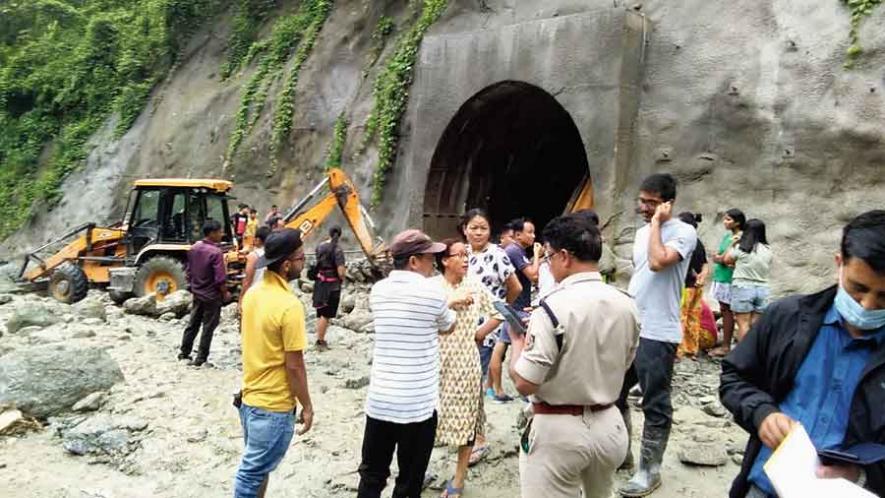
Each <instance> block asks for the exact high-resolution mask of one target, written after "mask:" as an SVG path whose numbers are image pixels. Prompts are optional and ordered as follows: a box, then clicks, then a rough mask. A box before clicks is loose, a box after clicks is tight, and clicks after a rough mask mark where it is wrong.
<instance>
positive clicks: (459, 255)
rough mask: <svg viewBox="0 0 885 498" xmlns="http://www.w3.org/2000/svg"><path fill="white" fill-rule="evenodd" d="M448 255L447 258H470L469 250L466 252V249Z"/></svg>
mask: <svg viewBox="0 0 885 498" xmlns="http://www.w3.org/2000/svg"><path fill="white" fill-rule="evenodd" d="M446 257H447V258H461V259H467V258H468V256H467V252H466V251H465V252H459V253H455V254H446Z"/></svg>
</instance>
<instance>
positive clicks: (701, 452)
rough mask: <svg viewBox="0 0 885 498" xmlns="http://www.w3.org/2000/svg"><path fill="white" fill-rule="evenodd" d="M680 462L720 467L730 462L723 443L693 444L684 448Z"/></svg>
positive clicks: (680, 455)
mask: <svg viewBox="0 0 885 498" xmlns="http://www.w3.org/2000/svg"><path fill="white" fill-rule="evenodd" d="M679 461H681V462H682V463H686V464H689V465H700V466H704V467H719V466H720V465H725V463H726V462H728V452H727V451H726V450H725V448H724V447H723V446H722V444H721V443H702V444H693V445H691V446H688V447H685V448H682V450H681V451H680V452H679Z"/></svg>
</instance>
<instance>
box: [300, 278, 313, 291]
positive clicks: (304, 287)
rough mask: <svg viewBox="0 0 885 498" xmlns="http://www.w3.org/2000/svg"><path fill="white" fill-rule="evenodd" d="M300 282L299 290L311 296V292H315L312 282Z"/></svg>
mask: <svg viewBox="0 0 885 498" xmlns="http://www.w3.org/2000/svg"><path fill="white" fill-rule="evenodd" d="M299 282H300V284H299V288H300V289H301V292H304V293H306V294H310V293H311V292H313V287H314V284H313V282H311V281H310V280H300V281H299Z"/></svg>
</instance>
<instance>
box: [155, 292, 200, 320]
mask: <svg viewBox="0 0 885 498" xmlns="http://www.w3.org/2000/svg"><path fill="white" fill-rule="evenodd" d="M193 301H194V297H193V295H191V293H190V292H188V291H186V290H177V291H175V292H173V293H172V294H169V295H168V296H166V297H165V298H164V299H163V300H162V301H159V302H157V311H156V314H155V315H154V316H162V315H165V314H166V313H172V314H174V315H175V316H176V318H180V317H182V316H184V315H186V314H187V312H188V310H190V307H191V303H193Z"/></svg>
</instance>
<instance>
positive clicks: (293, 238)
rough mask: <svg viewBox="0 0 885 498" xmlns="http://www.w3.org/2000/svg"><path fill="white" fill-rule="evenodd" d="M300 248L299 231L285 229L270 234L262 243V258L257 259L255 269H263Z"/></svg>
mask: <svg viewBox="0 0 885 498" xmlns="http://www.w3.org/2000/svg"><path fill="white" fill-rule="evenodd" d="M300 247H301V230H297V229H292V228H286V229H283V230H280V231H277V232H273V233H271V234H270V235H269V236H268V237H267V240H265V241H264V256H261V257H260V258H258V261H257V262H256V263H255V266H256V268H264V267H266V266H268V265H272V264H274V263H276V262H277V261H280V260H283V259H286V258H288V257H289V256H291V255H292V253H293V252H295V251H297V250H298V248H300Z"/></svg>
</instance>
